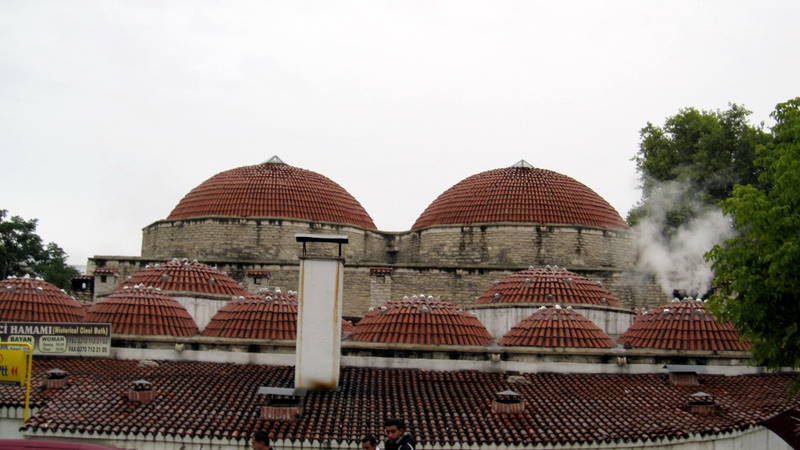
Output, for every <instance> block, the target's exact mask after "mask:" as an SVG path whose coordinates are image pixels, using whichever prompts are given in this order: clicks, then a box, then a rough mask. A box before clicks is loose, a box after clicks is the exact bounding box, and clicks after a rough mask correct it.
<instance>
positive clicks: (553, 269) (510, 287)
mask: <svg viewBox="0 0 800 450" xmlns="http://www.w3.org/2000/svg"><path fill="white" fill-rule="evenodd" d="M475 303H477V304H490V303H547V304H555V303H568V304H589V305H601V306H612V307H620V303H619V301H618V300H617V299H616V298H615V297H614V294H612V293H611V291H609V290H608V289H606V288H604V287H603V286H600V285H599V284H598V283H596V282H594V281H592V280H590V279H588V278H586V277H583V276H581V275H578V274H576V273H574V272H570V271H569V270H567V269H564V268H562V267H558V266H545V267H536V268H534V267H531V268H529V269H528V270H522V271H520V272H515V273H512V274H511V275H509V276H507V277H505V278H503V279H502V280H500V281H499V282H498V283H497V284H495V285H494V286H492V287H490V288H489V289H488V290H486V292H484V293H483V295H481V296H480V297H478V299H477V300H476V301H475Z"/></svg>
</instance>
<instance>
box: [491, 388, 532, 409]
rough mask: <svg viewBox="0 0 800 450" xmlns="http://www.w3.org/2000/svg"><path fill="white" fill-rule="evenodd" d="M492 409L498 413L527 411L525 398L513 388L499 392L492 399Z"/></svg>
mask: <svg viewBox="0 0 800 450" xmlns="http://www.w3.org/2000/svg"><path fill="white" fill-rule="evenodd" d="M492 411H493V412H495V413H497V414H520V413H523V412H525V400H523V398H522V395H520V394H519V393H517V392H514V391H512V390H507V391H503V392H498V393H496V394H495V395H494V400H493V401H492Z"/></svg>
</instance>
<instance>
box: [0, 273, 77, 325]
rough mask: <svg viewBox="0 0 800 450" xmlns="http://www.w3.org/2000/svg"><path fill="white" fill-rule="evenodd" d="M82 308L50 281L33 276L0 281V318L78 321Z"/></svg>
mask: <svg viewBox="0 0 800 450" xmlns="http://www.w3.org/2000/svg"><path fill="white" fill-rule="evenodd" d="M81 319H83V307H82V306H81V304H80V303H78V302H77V301H76V300H75V299H73V298H72V297H70V296H69V295H67V294H65V293H64V292H62V291H61V290H60V289H59V288H57V287H55V286H53V285H52V284H50V283H48V282H46V281H42V280H39V279H35V278H8V279H6V280H2V281H0V320H2V321H7V322H80V321H81Z"/></svg>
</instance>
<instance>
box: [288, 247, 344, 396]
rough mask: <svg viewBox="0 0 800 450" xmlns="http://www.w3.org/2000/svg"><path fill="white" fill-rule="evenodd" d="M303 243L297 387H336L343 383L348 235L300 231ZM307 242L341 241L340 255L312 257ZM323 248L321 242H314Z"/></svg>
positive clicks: (295, 372) (295, 367) (299, 297)
mask: <svg viewBox="0 0 800 450" xmlns="http://www.w3.org/2000/svg"><path fill="white" fill-rule="evenodd" d="M295 238H296V239H297V242H302V243H303V255H302V256H301V257H300V280H299V283H298V291H297V348H296V352H295V353H296V363H295V366H294V387H295V389H309V390H333V389H336V388H337V387H338V386H339V362H340V359H341V335H342V331H341V327H342V301H343V299H342V292H343V289H342V287H343V286H342V285H343V282H344V258H343V257H342V244H346V243H347V241H348V238H347V236H340V235H326V234H297V235H295ZM307 243H334V244H338V246H339V251H338V256H311V255H308V254H307V253H306V244H307ZM314 247H315V248H320V246H319V245H314ZM323 253H324V252H323Z"/></svg>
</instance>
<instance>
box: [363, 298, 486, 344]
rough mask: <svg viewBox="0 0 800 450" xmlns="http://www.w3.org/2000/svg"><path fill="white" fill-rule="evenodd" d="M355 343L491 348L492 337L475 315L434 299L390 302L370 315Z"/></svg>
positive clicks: (408, 299)
mask: <svg viewBox="0 0 800 450" xmlns="http://www.w3.org/2000/svg"><path fill="white" fill-rule="evenodd" d="M350 339H351V340H353V341H361V342H384V343H398V344H428V345H480V346H483V345H487V344H488V343H489V341H490V340H491V339H492V336H491V335H490V334H489V332H488V331H486V327H484V326H483V324H482V323H481V322H480V321H479V320H478V319H477V318H476V317H475V316H474V315H472V314H471V313H469V312H466V311H462V310H461V309H460V308H459V307H458V306H456V305H454V304H452V303H447V302H443V301H441V300H438V299H435V298H433V297H430V296H428V297H426V296H424V295H422V296H419V297H418V296H413V297H411V298H408V297H405V298H403V299H401V300H393V301H390V302H387V303H386V304H384V305H383V306H381V307H380V308H375V309H373V310H372V311H370V312H368V313H367V315H366V316H364V318H363V319H361V320H360V321H359V322H358V324H356V327H355V330H354V331H353V334H351V335H350Z"/></svg>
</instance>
